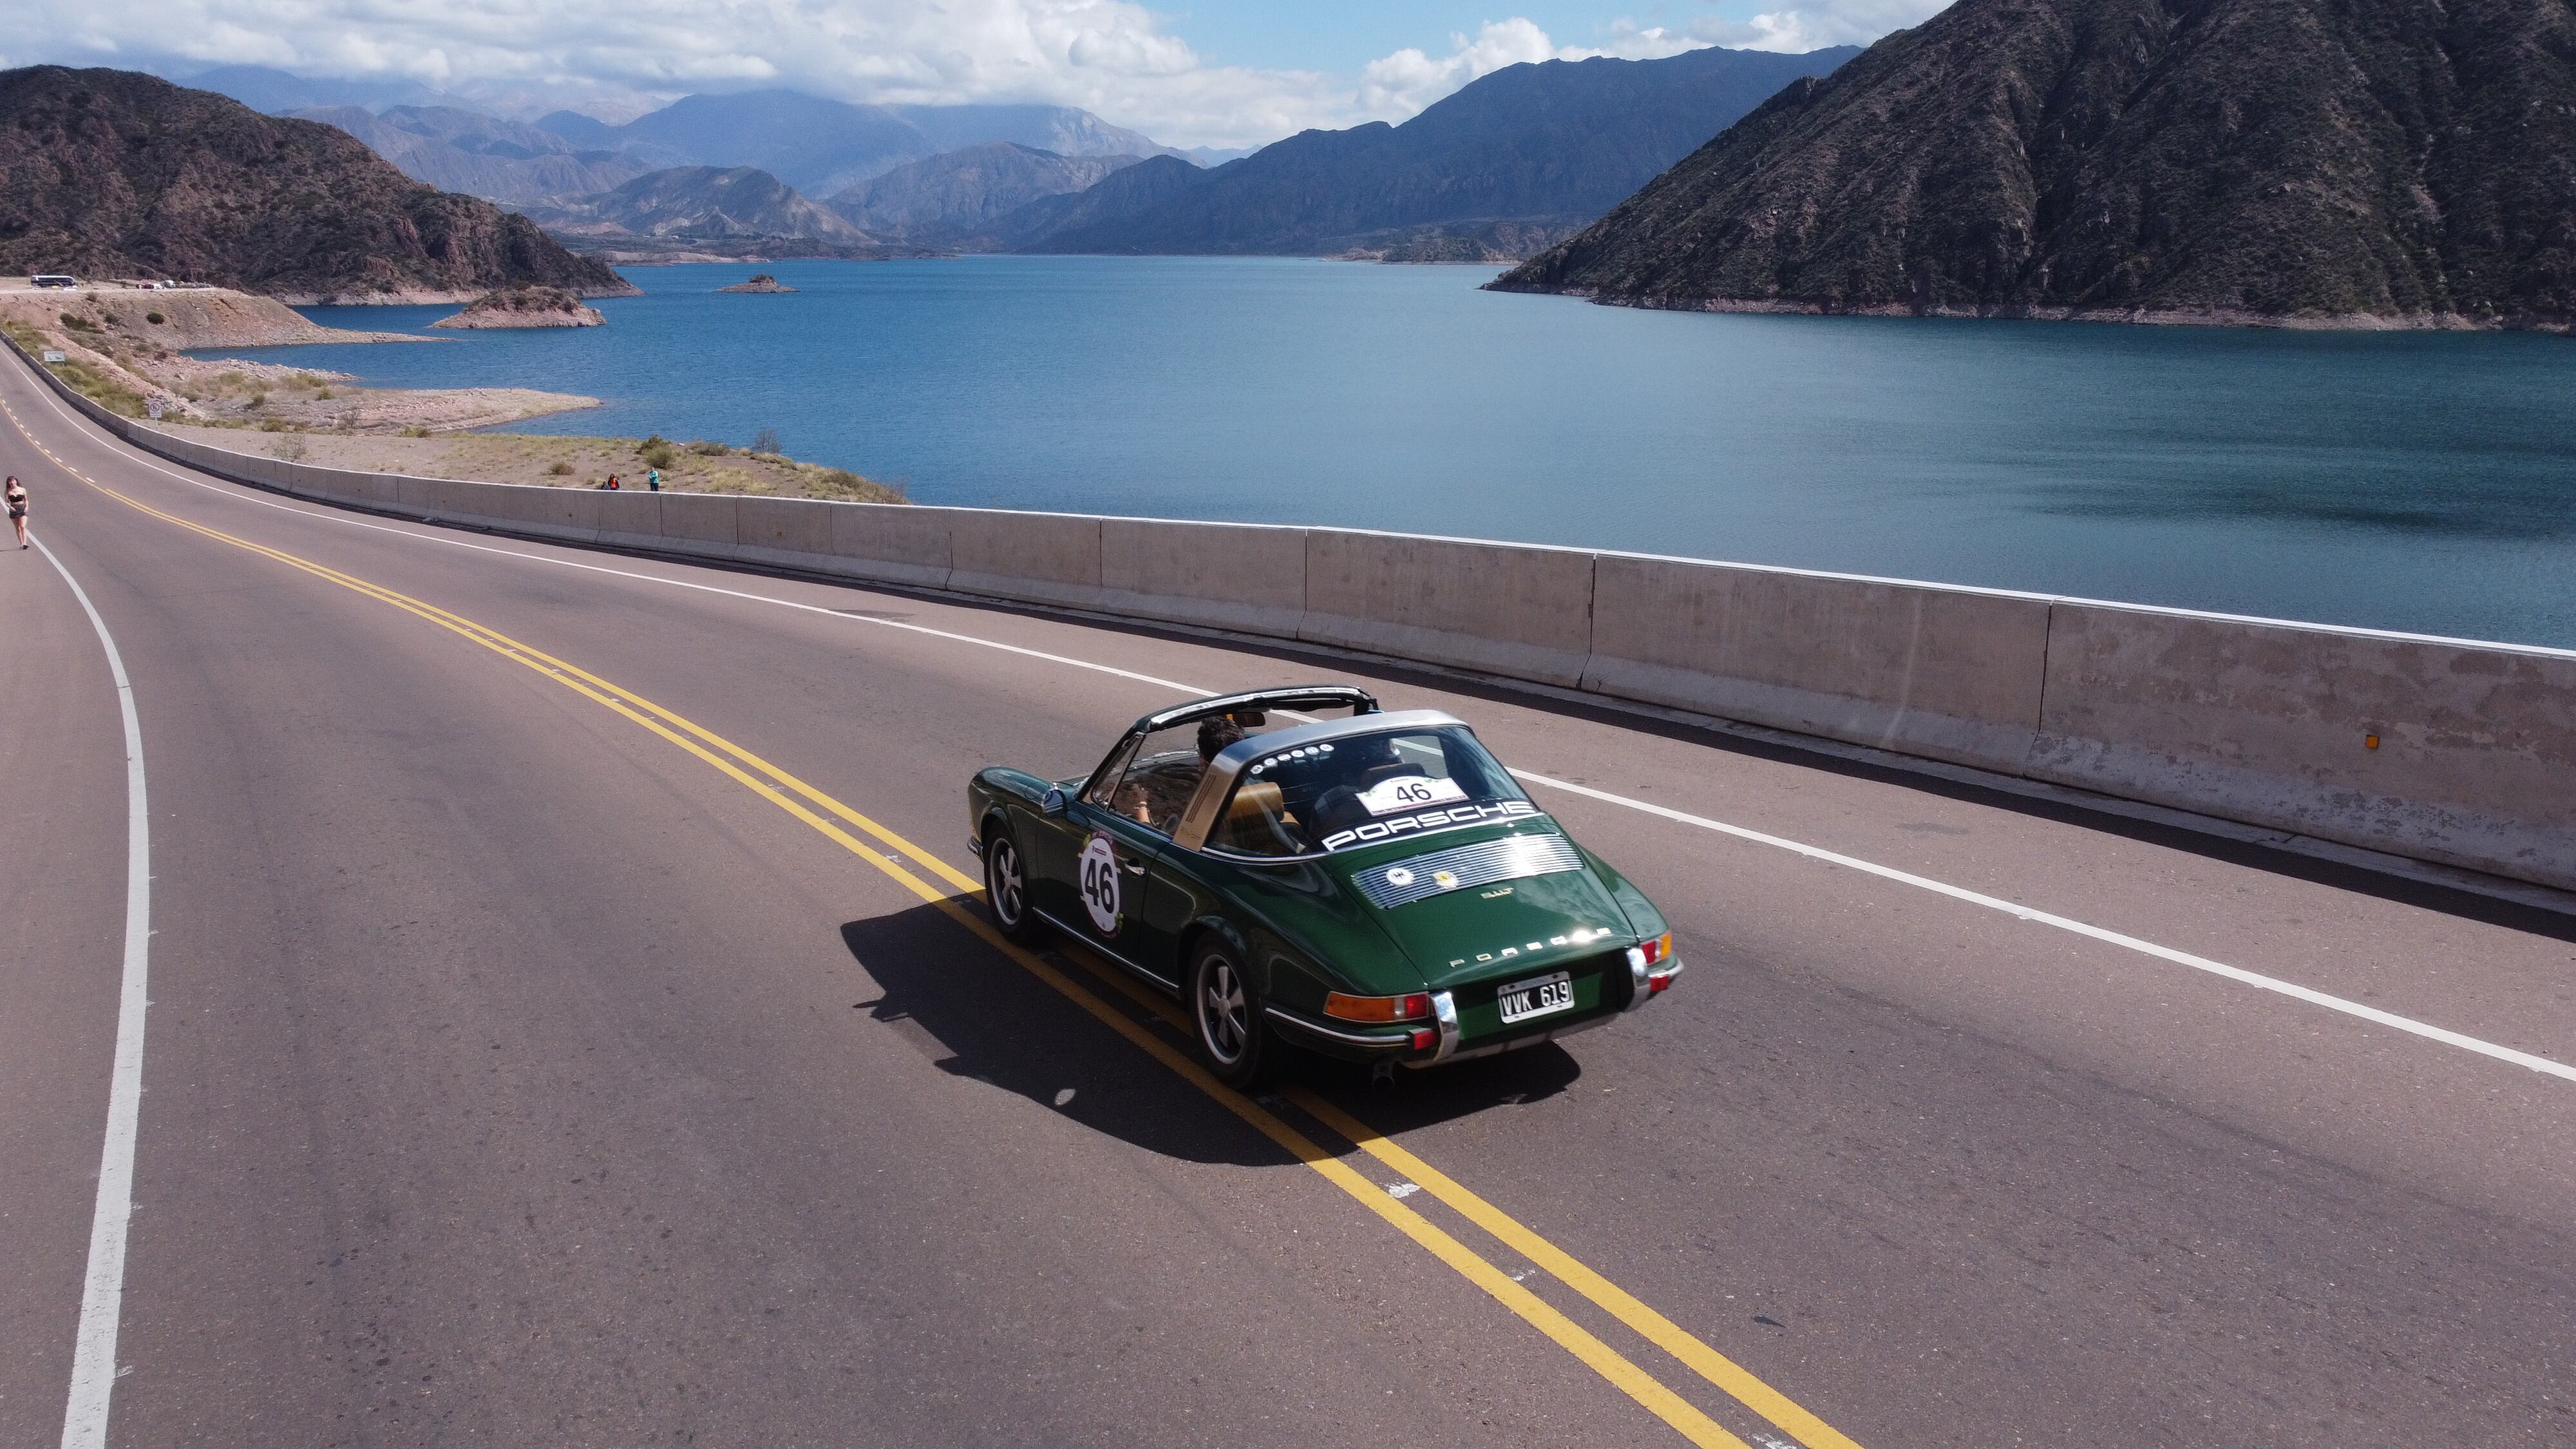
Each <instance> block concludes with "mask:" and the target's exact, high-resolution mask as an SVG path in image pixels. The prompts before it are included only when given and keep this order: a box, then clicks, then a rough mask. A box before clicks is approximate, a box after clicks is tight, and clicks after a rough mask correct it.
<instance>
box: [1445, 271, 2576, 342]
mask: <svg viewBox="0 0 2576 1449" xmlns="http://www.w3.org/2000/svg"><path fill="white" fill-rule="evenodd" d="M1483 290H1485V291H1488V292H1502V293H1509V294H1513V295H1518V296H1528V297H1567V298H1571V299H1573V300H1576V301H1582V302H1589V303H1591V304H1593V305H1594V306H1596V307H1633V308H1636V309H1638V310H1641V311H1650V312H1713V313H1728V314H1741V315H1747V316H1772V317H1890V318H1896V317H1906V318H1911V317H1930V318H1942V319H1951V320H1985V321H2001V322H2098V323H2112V324H2118V325H2124V326H2132V327H2248V328H2261V329H2265V330H2270V331H2280V332H2548V333H2557V334H2562V335H2564V334H2569V333H2576V318H2568V317H2556V316H2549V315H2545V314H2540V315H2533V314H2524V315H2517V316H2512V317H2493V318H2487V317H2474V316H2471V315H2469V314H2467V313H2465V312H2399V313H2383V312H2342V313H2323V314H2319V313H2304V314H2302V313H2273V312H2255V311H2251V310H2248V309H2245V308H2239V307H2072V306H2068V307H2049V306H2037V305H2031V304H2024V303H2009V304H2007V303H1981V304H1977V305H1974V306H1961V305H1955V304H1948V303H1943V304H1939V305H1932V306H1916V305H1914V304H1912V303H1907V302H1889V303H1882V304H1879V305H1876V306H1870V307H1848V306H1843V305H1840V304H1837V303H1830V302H1816V301H1798V300H1792V299H1783V298H1767V297H1677V296H1656V295H1651V294H1645V293H1609V292H1603V291H1601V290H1600V289H1598V288H1595V287H1527V286H1505V285H1503V284H1502V281H1501V279H1500V278H1497V279H1496V280H1494V281H1492V282H1488V283H1487V284H1485V286H1484V288H1483Z"/></svg>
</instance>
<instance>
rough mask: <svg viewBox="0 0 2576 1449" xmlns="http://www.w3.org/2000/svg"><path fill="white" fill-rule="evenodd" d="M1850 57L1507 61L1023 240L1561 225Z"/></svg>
mask: <svg viewBox="0 0 2576 1449" xmlns="http://www.w3.org/2000/svg"><path fill="white" fill-rule="evenodd" d="M1858 53H1859V52H1858V51H1857V50H1856V49H1854V48H1853V47H1850V46H1835V47H1832V48H1829V49H1825V50H1818V51H1813V52H1810V53H1808V54H1805V55H1778V54H1773V53H1769V52H1764V51H1747V50H1727V49H1723V48H1719V47H1710V48H1708V49H1704V50H1694V51H1689V52H1686V53H1684V54H1681V55H1676V56H1671V57H1668V58H1665V59H1661V60H1617V59H1611V58H1608V57H1596V58H1594V59H1590V60H1583V61H1562V60H1552V61H1546V62H1543V63H1540V64H1536V65H1514V66H1508V67H1505V68H1504V69H1502V70H1498V71H1495V72H1494V73H1492V74H1491V75H1487V76H1484V77H1482V78H1480V79H1478V80H1476V81H1474V82H1472V83H1470V84H1469V85H1467V86H1465V87H1463V88H1462V89H1460V90H1459V91H1458V92H1457V93H1456V94H1454V95H1451V96H1449V97H1448V98H1447V99H1445V100H1442V101H1440V102H1438V103H1437V104H1435V105H1432V106H1430V107H1429V108H1427V109H1426V110H1424V111H1423V112H1422V114H1420V115H1418V116H1415V117H1414V118H1413V119H1411V120H1409V121H1406V122H1405V123H1404V124H1403V125H1400V126H1389V125H1386V124H1384V123H1382V122H1381V123H1374V124H1370V125H1365V126H1357V127H1353V128H1352V129H1349V130H1345V131H1306V132H1302V133H1300V134H1298V135H1295V136H1291V137H1289V138H1288V139H1287V140H1284V141H1279V142H1275V143H1273V144H1271V145H1269V146H1266V147H1263V148H1262V149H1261V150H1260V151H1257V152H1255V153H1254V154H1252V155H1251V156H1248V157H1246V158H1244V159H1242V160H1240V161H1234V162H1230V163H1228V164H1226V165H1223V166H1220V167H1217V168H1215V169H1214V170H1211V171H1206V172H1203V173H1200V175H1199V176H1198V178H1197V179H1196V180H1195V181H1194V182H1193V183H1192V184H1190V185H1187V186H1180V187H1175V188H1169V189H1168V193H1167V194H1164V195H1161V196H1159V197H1158V198H1157V199H1156V200H1155V201H1154V202H1153V203H1152V204H1150V205H1147V206H1144V207H1142V208H1140V209H1135V210H1119V211H1116V212H1114V213H1113V212H1110V211H1109V209H1107V208H1100V207H1095V208H1092V209H1091V210H1092V211H1093V212H1095V213H1101V214H1095V215H1092V216H1088V217H1085V218H1084V219H1082V220H1079V221H1070V222H1067V223H1066V224H1064V225H1063V226H1061V227H1060V228H1059V229H1057V230H1055V231H1053V232H1052V233H1051V234H1048V235H1045V236H1044V237H1042V238H1041V239H1038V240H1035V241H1031V242H1027V243H1024V245H1027V246H1029V247H1031V248H1033V249H1036V250H1042V251H1050V252H1160V253H1227V252H1245V253H1286V254H1314V253H1321V252H1332V251H1338V250H1341V249H1344V248H1348V247H1354V246H1369V245H1372V244H1387V243H1397V244H1400V243H1402V242H1405V241H1408V240H1419V239H1421V238H1422V237H1424V236H1426V235H1436V234H1456V235H1462V236H1463V235H1467V234H1471V233H1478V232H1491V230H1492V228H1493V227H1494V226H1495V225H1496V224H1497V223H1505V222H1509V223H1517V224H1519V225H1521V226H1522V227H1524V228H1530V229H1535V230H1538V231H1542V232H1544V231H1547V230H1551V229H1552V230H1554V231H1556V232H1558V233H1562V232H1565V231H1570V230H1571V229H1573V228H1574V227H1576V226H1580V225H1581V224H1583V223H1585V222H1588V221H1590V220H1591V219H1593V218H1594V217H1597V216H1599V215H1600V214H1601V213H1603V212H1604V211H1607V210H1608V209H1609V208H1610V207H1612V206H1613V205H1615V204H1617V203H1618V202H1619V201H1620V199H1621V198H1623V197H1625V196H1627V195H1628V194H1629V193H1630V192H1632V191H1634V190H1636V189H1637V187H1639V186H1640V185H1642V184H1644V183H1645V182H1646V181H1647V180H1649V179H1650V178H1652V177H1653V176H1654V175H1655V174H1656V173H1658V172H1660V171H1662V170H1663V169H1664V168H1666V167H1668V166H1670V165H1672V164H1673V163H1674V162H1675V161H1677V160H1679V159H1681V158H1682V157H1683V156H1686V155H1688V154H1690V152H1691V151H1692V150H1694V149H1695V148H1697V147H1698V146H1699V145H1700V144H1701V143H1702V142H1704V141H1706V140H1707V139H1708V138H1709V137H1711V136H1713V135H1715V134H1717V133H1718V132H1719V131H1722V130H1724V129H1725V128H1726V127H1727V126H1729V125H1731V124H1733V123H1734V122H1735V121H1736V119H1737V118H1739V117H1741V116H1743V115H1744V114H1745V113H1746V112H1748V111H1750V110H1752V109H1753V108H1754V107H1755V106H1757V105H1760V104H1761V103H1762V102H1763V101H1764V100H1766V99H1767V98H1769V97H1770V96H1771V95H1772V94H1773V93H1774V92H1776V91H1778V90H1779V89H1780V88H1781V87H1782V86H1784V85H1787V84H1789V83H1790V82H1792V81H1794V80H1797V79H1799V78H1801V77H1810V76H1820V75H1825V74H1828V73H1830V72H1831V71H1832V70H1833V69H1834V68H1835V67H1836V66H1838V65H1840V64H1841V63H1842V62H1843V61H1845V60H1847V59H1849V58H1850V57H1852V56H1854V55H1856V54H1858ZM1168 179H1171V180H1179V179H1181V178H1180V177H1179V176H1178V175H1177V173H1174V174H1171V175H1170V176H1169V177H1168ZM1140 180H1141V178H1140ZM1128 185H1129V186H1130V187H1137V186H1138V183H1137V182H1130V183H1128ZM1020 230H1023V231H1025V230H1026V228H1020Z"/></svg>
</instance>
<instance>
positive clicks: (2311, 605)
mask: <svg viewBox="0 0 2576 1449" xmlns="http://www.w3.org/2000/svg"><path fill="white" fill-rule="evenodd" d="M753 270H766V271H772V272H775V273H776V274H777V275H778V276H779V277H780V279H781V280H783V281H785V282H787V283H789V284H791V285H793V286H795V287H798V288H800V289H801V290H800V291H799V292H798V293H797V294H796V295H793V296H748V295H730V296H728V295H720V294H718V293H717V292H716V291H715V289H716V288H717V287H719V286H721V285H723V284H725V283H728V282H733V281H739V280H741V279H742V278H743V277H745V276H747V275H749V274H750V272H752V271H753ZM629 275H631V276H632V277H633V278H634V280H635V281H636V282H637V284H638V285H640V286H642V287H643V288H644V289H645V291H646V295H644V296H642V297H635V298H627V299H620V300H611V301H606V302H603V303H601V304H600V306H601V308H602V310H604V311H605V312H606V313H607V314H608V316H609V319H610V325H609V326H607V327H604V328H594V329H588V330H582V331H539V332H487V333H465V334H455V333H446V334H437V335H441V336H446V337H456V338H461V340H456V341H450V342H445V343H441V344H438V345H433V346H352V347H307V348H292V349H268V350H265V351H263V352H254V353H244V354H241V355H244V356H268V357H272V358H274V359H276V360H292V361H295V362H297V363H299V364H302V365H309V366H321V367H328V368H334V369H339V370H343V371H347V372H351V373H355V374H357V375H358V376H360V377H361V378H363V379H364V380H366V381H368V382H370V383H377V384H382V385H388V386H418V387H435V386H464V385H471V384H477V383H493V384H518V385H524V386H530V387H541V388H550V389H556V390H562V391H570V392H579V393H587V394H591V395H594V396H597V397H600V398H602V399H604V400H605V401H606V404H607V406H606V407H605V408H603V409H600V410H597V411H585V412H578V413H569V414H564V415H561V416H558V417H553V418H546V419H540V420H537V421H535V422H532V423H526V424H519V425H516V426H517V427H518V428H520V429H521V430H526V431H541V432H569V433H607V434H612V435H619V434H622V435H636V436H640V435H643V434H646V433H652V432H658V433H661V434H663V435H665V436H668V437H672V438H692V437H713V438H721V439H724V440H726V441H729V442H735V443H743V442H748V441H750V439H751V438H752V437H753V435H754V434H755V433H756V432H757V431H758V430H760V429H763V428H775V429H776V430H777V432H778V435H779V437H780V439H781V442H782V445H783V446H784V447H785V449H786V450H787V451H788V452H790V453H793V454H795V455H797V456H799V457H803V458H808V459H812V460H814V461H817V462H825V463H832V464H837V465H840V466H843V467H847V468H850V469H853V470H855V471H857V472H860V473H864V474H867V475H869V476H871V477H877V478H883V479H888V480H899V481H901V482H903V483H904V484H906V485H907V486H908V487H909V488H910V490H911V493H912V496H913V497H914V498H916V499H918V500H920V501H922V502H926V503H960V504H982V505H993V506H999V507H1010V508H1054V509H1068V510H1076V511H1083V512H1104V513H1123V514H1144V515H1155V516H1163V517H1183V518H1213V519H1238V520H1259V521H1267V522H1290V523H1326V524H1344V525H1352V526H1359V527H1370V528H1388V529H1401V530H1408V531H1418V532H1431V533H1445V534H1457V535H1467V536H1473V537H1483V538H1502V539H1519V540H1529V541H1536V542H1547V543H1567V544H1582V545H1592V546H1602V547H1611V548H1620V549H1634V550H1641V551H1646V552H1653V553H1669V554H1685V555H1692V556H1697V557H1705V558H1719V559H1733V560H1744V561H1751V562H1760V563H1775V564H1788V565H1794V566H1799V567H1805V568H1816V569H1830V570H1840V571H1849V572H1858V573H1870V574H1883V575H1894V576H1900V577H1908V578H1920V579H1934V580H1940V581H1944V582H1953V583H1974V584H1989V585H1998V586H2003V587H2009V588H2022V589H2038V590H2046V591H2051V592H2060V593H2070V594H2081V595H2089V596H2092V597H2096V598H2114V599H2129V600H2137V601H2142V602H2149V603H2162V604H2175V605H2183V606H2187V607H2193V608H2203V609H2216V610H2223V611H2228V612H2235V613H2248V614H2265V615H2273V616H2278V617H2287V618H2297V619H2313V620H2324V621H2331V622H2336V623H2346V624H2359V625H2367V626H2372V627H2378V628H2389V629H2401V630H2413V631H2419V632H2426V633H2439V634H2457V635H2467V636H2472V637H2480V638H2495V639H2511V640H2519V641H2525V642H2531V643H2543V644H2555V645H2561V646H2576V427H2572V426H2571V420H2576V341H2571V340H2569V339H2567V338H2562V337H2554V336H2542V335H2530V334H2505V335H2494V334H2416V333H2378V334H2352V333H2293V332H2274V331H2253V330H2215V329H2201V328H2188V329H2186V328H2142V327H2119V326H2099V325H2080V324H2077V325H2070V324H2062V323H2017V322H1975V321H1919V320H1901V319H1880V318H1823V317H1743V316H1712V315H1701V314H1684V313H1657V312H1638V311H1630V310H1625V309H1619V308H1609V307H1595V306H1588V305H1585V304H1582V303H1577V302H1572V301H1567V300H1564V299H1560V298H1551V297H1523V296H1504V295H1499V294H1494V293H1488V292H1482V291H1479V290H1477V286H1478V284H1479V283H1481V282H1482V281H1484V280H1485V279H1486V278H1487V277H1489V276H1490V275H1491V272H1490V271H1488V270H1486V269H1482V268H1461V267H1379V266H1365V265H1354V264H1348V263H1334V262H1319V261H1302V260H1281V259H1204V258H1102V257H1072V258H1019V257H980V258H968V259H963V260H951V261H905V262H872V263H854V262H781V263H776V264H773V265H768V266H764V267H761V268H757V269H755V268H752V267H748V266H741V265H734V266H722V267H715V266H686V267H647V268H637V269H635V270H634V271H632V272H631V273H630V274H629ZM447 310H449V309H444V308H316V309H313V311H312V315H313V316H314V317H315V318H316V319H317V320H320V321H323V322H326V323H329V324H331V325H334V326H346V327H363V328H372V329H394V330H412V329H425V328H426V325H427V324H428V323H429V322H430V321H431V320H433V319H434V318H436V317H438V316H440V315H443V314H444V312H445V311H447Z"/></svg>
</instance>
